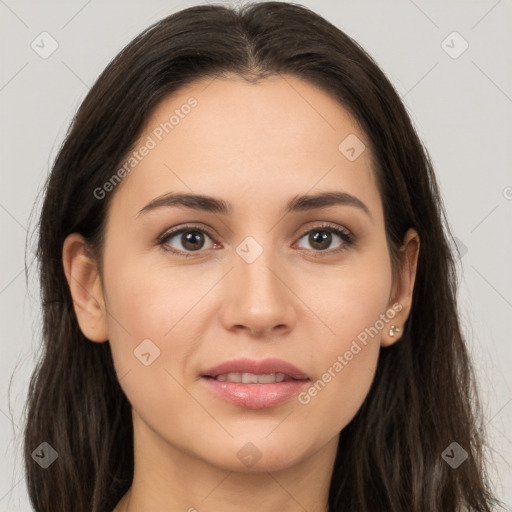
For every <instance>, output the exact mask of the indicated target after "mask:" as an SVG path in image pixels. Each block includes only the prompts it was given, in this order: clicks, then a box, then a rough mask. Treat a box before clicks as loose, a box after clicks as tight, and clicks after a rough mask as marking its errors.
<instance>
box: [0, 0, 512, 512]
mask: <svg viewBox="0 0 512 512" xmlns="http://www.w3.org/2000/svg"><path fill="white" fill-rule="evenodd" d="M197 3H199V2H175V1H169V0H167V1H163V0H162V1H156V0H152V1H146V2H142V1H139V2H136V1H133V0H132V1H123V2H121V1H103V2H99V0H89V1H85V0H81V1H75V0H73V1H68V2H49V1H45V2H29V1H14V0H0V27H1V32H0V33H1V40H0V52H1V61H0V62H1V63H2V64H1V68H0V108H1V117H0V119H1V121H0V129H1V135H0V159H1V165H0V173H1V174H0V176H1V182H0V183H1V186H0V239H1V247H2V249H1V253H0V258H1V260H0V307H1V324H0V336H1V359H0V461H1V462H0V512H4V511H9V512H11V511H28V510H30V507H29V504H28V498H27V494H26V488H25V482H24V477H23V469H22V459H21V457H20V454H21V434H22V425H23V406H24V402H25V395H26V389H27V383H28V379H29V376H30V374H31V372H32V370H33V368H34V365H35V362H36V360H37V356H38V347H39V337H40V333H41V325H40V311H39V308H40V306H39V298H38V287H37V281H36V278H37V274H36V266H35V265H34V266H31V267H30V271H29V278H28V285H27V281H26V280H25V276H24V253H25V241H26V239H27V237H28V248H27V265H31V264H32V262H33V252H32V251H33V241H34V240H35V239H34V238H33V236H32V235H33V232H34V226H35V222H36V221H37V218H38V212H39V207H40V198H39V197H38V192H39V190H40V188H41V186H42V184H43V182H44V179H45V177H46V175H47V173H48V172H49V168H50V166H51V163H52V161H53V158H54V157H55V155H56V152H57V150H58V147H59V145H60V143H61V142H62V139H63V137H64V135H65V132H66V129H67V127H68V125H69V123H70V121H71V119H72V116H73V114H74V112H75V110H76V108H77V107H78V105H79V104H80V102H81V101H82V100H83V98H84V97H85V94H86V93H87V91H88V88H89V87H90V86H91V85H92V84H93V83H94V81H95V80H96V78H97V76H98V75H99V74H100V72H101V71H102V70H103V68H104V67H105V66H106V65H107V63H108V62H109V61H110V60H111V58H113V57H114V56H115V55H116V54H117V52H118V51H119V50H121V48H122V47H123V46H124V45H125V44H127V43H128V42H129V41H130V40H131V39H132V38H133V37H134V36H135V35H136V34H138V33H139V32H140V31H141V30H142V29H144V28H146V27H147V26H148V25H150V24H151V23H153V22H155V21H157V20H158V19H160V18H162V17H164V16H165V15H167V14H170V13H171V12H175V11H177V10H180V9H182V8H185V7H188V6H191V5H195V4H197ZM210 3H212V2H210ZM218 3H222V2H218ZM302 3H303V5H306V6H308V7H311V8H312V9H313V10H315V11H316V12H318V13H319V14H321V15H322V16H324V17H325V18H327V19H328V20H329V21H331V22H332V23H334V24H335V25H337V26H338V27H339V28H341V29H342V30H344V31H345V32H347V33H348V34H349V35H350V36H352V37H354V38H355V39H356V40H357V41H358V42H359V43H360V44H362V46H363V47H365V48H366V49H367V50H368V51H369V52H370V53H371V54H372V55H373V57H374V58H375V59H376V61H377V62H378V63H379V64H380V66H381V67H382V69H383V70H384V72H385V73H386V74H387V75H388V77H389V78H390V79H391V81H392V82H393V84H394V85H395V86H396V88H397V90H398V91H399V93H400V94H401V95H402V97H403V99H404V102H405V104H406V106H407V108H408V110H409V112H410V113H411V116H412V118H413V120H414V122H415V125H416V127H417V130H418V132H419V134H420V137H421V138H422V139H423V141H424V142H425V144H426V145H427V148H428V149H429V152H430V154H431V156H432V159H433V161H434V164H435V167H436V171H437V174H438V177H439V181H440V184H441V188H442V193H443V196H444V200H445V203H446V208H447V212H448V216H449V220H450V223H451V227H452V230H453V233H454V235H455V236H456V237H457V239H458V241H459V242H458V245H459V249H460V251H461V256H462V257H461V260H460V263H461V265H460V267H461V268H460V283H461V286H460V294H459V296H460V310H461V315H462V319H463V322H464V330H465V333H466V334H467V335H468V337H469V338H470V341H469V345H470V349H471V353H472V357H473V359H474V362H475V365H476V369H477V372H478V377H479V381H480V386H481V396H482V399H483V405H484V410H485V414H486V421H487V428H488V429H489V433H490V435H491V442H492V447H493V454H492V455H493V457H494V461H495V468H494V469H493V470H492V471H491V476H492V479H493V481H494V482H495V484H496V488H497V492H498V496H499V497H501V499H503V500H504V501H505V502H506V503H507V504H508V507H509V508H510V509H511V510H512V470H511V464H510V462H511V461H512V448H511V444H512V443H511V435H510V432H511V431H512V428H511V427H512V403H511V402H512V393H511V389H512V378H511V367H512V339H511V336H510V333H511V326H512V322H511V318H512V267H511V264H510V262H511V261H512V258H511V256H512V236H511V234H512V230H511V227H512V225H511V224H512V222H511V221H512V172H511V163H512V153H511V150H510V146H511V144H512V60H511V59H512V51H511V50H512V30H511V28H512V25H511V21H512V2H511V1H510V0H498V1H496V0H493V1H467V0H465V1H463V2H455V1H450V2H438V1H434V2H431V1H420V0H416V1H412V0H401V1H386V2H381V1H376V0H374V1H371V2H370V1H361V0H357V1H352V0H351V1H341V2H336V1H334V0H331V1H328V0H317V1H313V0H309V1H303V2H302ZM43 31H47V32H48V33H50V34H51V36H52V37H53V38H54V39H55V40H56V41H57V43H58V45H59V46H58V49H57V50H56V51H55V52H54V53H53V54H52V55H51V56H50V57H48V58H47V59H43V58H41V57H40V56H39V54H38V53H36V52H35V51H34V50H33V49H32V47H31V43H32V41H34V40H36V42H37V41H38V39H37V38H38V36H39V34H40V33H41V32H43ZM453 31H457V32H458V33H459V34H460V35H461V36H462V38H463V39H464V40H465V41H467V44H468V45H469V47H468V48H467V50H466V51H465V52H464V53H462V54H461V55H459V56H457V58H453V56H455V55H456V54H458V53H459V52H460V50H461V49H463V45H464V41H463V40H462V39H458V38H457V37H458V36H453V35H451V36H450V37H448V36H449V35H450V34H452V32H453ZM447 37H448V39H447ZM443 41H445V43H443ZM46 48H48V46H46ZM447 51H448V52H451V54H452V56H450V55H449V54H448V53H447ZM34 204H35V207H34ZM32 210H33V213H32V216H30V215H31V212H32ZM9 390H10V392H9ZM34 448H35V447H34Z"/></svg>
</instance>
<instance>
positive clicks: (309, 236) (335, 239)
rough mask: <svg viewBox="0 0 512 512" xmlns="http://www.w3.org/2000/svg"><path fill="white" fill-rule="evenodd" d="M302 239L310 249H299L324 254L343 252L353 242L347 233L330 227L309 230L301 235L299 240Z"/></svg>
mask: <svg viewBox="0 0 512 512" xmlns="http://www.w3.org/2000/svg"><path fill="white" fill-rule="evenodd" d="M303 239H305V240H306V242H307V244H309V246H310V247H300V248H301V249H306V250H311V251H316V252H326V253H333V252H338V251H340V250H343V249H344V248H345V247H347V246H349V245H351V244H352V242H353V240H352V237H351V235H350V233H349V232H348V231H345V230H344V229H340V228H338V227H335V226H331V225H327V226H319V227H317V228H315V229H311V230H309V231H307V232H306V233H304V234H303V235H302V237H301V238H300V240H303ZM333 244H335V246H334V247H332V245H333Z"/></svg>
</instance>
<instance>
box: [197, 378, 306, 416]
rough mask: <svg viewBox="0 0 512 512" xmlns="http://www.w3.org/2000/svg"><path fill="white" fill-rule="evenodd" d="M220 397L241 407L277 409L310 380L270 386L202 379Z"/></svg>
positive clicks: (291, 381) (276, 383)
mask: <svg viewBox="0 0 512 512" xmlns="http://www.w3.org/2000/svg"><path fill="white" fill-rule="evenodd" d="M201 380H203V381H205V383H206V384H207V385H208V387H209V388H210V389H211V390H212V391H213V392H214V393H215V394H217V395H218V396H220V397H221V398H223V399H224V400H227V401H228V402H231V403H233V404H235V405H238V406H240V407H247V408H249V409H265V408H267V407H276V406H278V405H281V404H282V403H284V402H286V401H287V400H289V399H290V398H291V397H293V396H294V395H297V394H298V393H299V392H300V390H301V389H302V388H303V387H304V386H305V385H306V384H307V383H308V382H309V380H290V381H285V382H273V383H270V384H244V383H242V382H227V381H220V380H215V379H212V378H208V377H202V378H201Z"/></svg>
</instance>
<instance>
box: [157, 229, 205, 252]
mask: <svg viewBox="0 0 512 512" xmlns="http://www.w3.org/2000/svg"><path fill="white" fill-rule="evenodd" d="M206 239H210V240H211V241H212V242H213V239H212V236H211V235H210V234H209V233H208V231H207V230H206V229H204V228H200V227H198V226H183V227H181V228H179V229H175V230H173V231H170V232H167V233H165V234H164V235H162V236H161V237H160V238H159V239H158V245H161V246H162V248H163V249H164V250H166V251H169V252H172V253H175V254H178V255H179V256H183V257H189V256H193V254H190V253H192V252H201V249H204V248H205V247H204V246H205V240H206ZM213 244H214V245H215V242H213ZM207 248H208V247H207ZM210 248H211V247H210ZM187 253H188V254H187Z"/></svg>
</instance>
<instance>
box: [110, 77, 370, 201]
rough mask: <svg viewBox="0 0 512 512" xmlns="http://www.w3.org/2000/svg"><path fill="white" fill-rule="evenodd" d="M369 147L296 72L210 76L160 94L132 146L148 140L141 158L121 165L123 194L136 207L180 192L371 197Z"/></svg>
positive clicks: (351, 122) (337, 108)
mask: <svg viewBox="0 0 512 512" xmlns="http://www.w3.org/2000/svg"><path fill="white" fill-rule="evenodd" d="M368 146H369V141H368V140H367V137H366V135H365V134H364V132H363V131H362V129H361V127H360V126H359V125H358V123H357V121H356V120H355V119H354V118H353V117H352V116H351V115H350V114H349V112H348V111H347V110H346V109H345V108H344V107H343V106H342V105H341V104H339V103H338V102H337V101H335V100H334V99H333V98H332V97H331V96H330V95H329V94H328V93H326V92H325V91H323V90H322V89H320V88H318V87H316V86H315V85H312V84H310V83H309V82H306V81H304V80H302V79H300V78H297V77H294V76H290V75H278V76H275V77H272V78H268V79H264V80H261V81H259V82H257V83H249V82H247V81H245V80H243V79H242V78H240V77H226V78H222V79H221V78H206V79H201V80H199V81H196V82H193V83H191V84H188V85H187V86H184V87H183V88H181V89H180V90H179V91H177V92H175V93H173V94H172V95H169V96H168V97H166V98H165V99H164V100H162V101H161V102H160V103H159V104H158V105H157V107H156V108H155V109H154V111H153V112H152V114H151V115H150V116H149V117H148V119H147V121H146V123H145V126H144V127H143V129H142V131H141V135H140V137H139V140H138V144H137V145H136V150H137V149H138V148H139V149H141V150H142V149H143V148H144V147H146V149H145V150H144V151H139V153H144V156H142V157H141V156H140V154H139V155H138V157H137V159H136V160H137V161H136V162H134V161H132V163H134V164H135V165H133V167H127V169H129V172H128V173H127V177H126V178H124V179H123V182H122V183H121V185H122V187H119V188H126V191H125V193H123V194H120V195H121V196H123V197H124V199H125V200H126V201H123V202H131V203H136V204H137V205H139V207H142V206H143V205H142V204H141V202H143V201H147V200H150V199H152V198H154V197H156V196H158V195H161V194H163V193H166V192H169V191H172V190H176V189H179V190H180V191H187V192H190V191H193V192H195V193H205V194H211V193H212V191H218V192H219V194H220V195H225V194H231V195H233V194H234V192H236V194H235V195H237V196H239V197H241V196H244V197H246V198H247V197H249V198H250V197H253V198H256V197H259V198H260V199H261V197H262V195H263V196H264V197H265V198H266V199H268V200H269V201H270V200H271V199H272V198H274V197H275V198H278V197H279V196H281V195H282V194H283V193H286V196H287V197H288V196H289V195H290V193H293V194H299V193H300V194H304V193H307V191H308V190H311V189H313V188H316V189H332V188H337V189H343V190H345V191H346V192H349V193H357V194H359V195H364V196H366V201H369V202H371V201H375V200H376V199H377V200H378V197H375V194H376V193H377V191H376V185H375V181H374V175H373V174H374V173H373V171H372V161H371V155H370V151H369V147H368ZM352 148H354V151H355V153H356V158H355V159H354V158H353V157H354V151H352V152H351V153H350V152H349V153H347V149H350V150H351V149H352ZM129 156H131V157H132V160H133V155H129ZM128 174H129V175H128ZM117 192H120V190H118V191H117ZM244 193H245V195H244ZM260 194H262V195H260ZM116 195H117V194H116ZM372 195H373V196H374V197H372ZM233 200H234V201H236V199H235V198H233Z"/></svg>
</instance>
